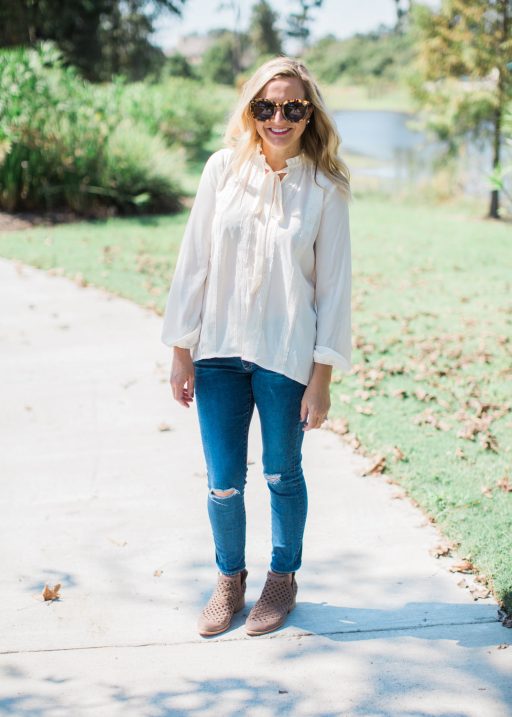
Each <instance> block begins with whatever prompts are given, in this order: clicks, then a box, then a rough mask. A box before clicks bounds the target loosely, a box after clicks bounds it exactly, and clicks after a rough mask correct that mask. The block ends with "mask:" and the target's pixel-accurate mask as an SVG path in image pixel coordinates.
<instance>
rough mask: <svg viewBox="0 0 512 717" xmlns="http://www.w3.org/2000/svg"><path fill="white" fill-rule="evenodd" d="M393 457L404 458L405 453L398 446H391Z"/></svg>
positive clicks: (397, 459)
mask: <svg viewBox="0 0 512 717" xmlns="http://www.w3.org/2000/svg"><path fill="white" fill-rule="evenodd" d="M393 458H394V459H395V461H403V460H405V455H404V453H403V452H402V451H401V450H400V448H399V447H398V446H393Z"/></svg>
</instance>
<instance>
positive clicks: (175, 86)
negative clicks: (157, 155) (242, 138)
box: [119, 77, 227, 154]
mask: <svg viewBox="0 0 512 717" xmlns="http://www.w3.org/2000/svg"><path fill="white" fill-rule="evenodd" d="M119 109H120V113H121V115H122V116H126V115H129V116H130V117H131V118H132V119H134V120H135V121H136V122H138V123H140V124H143V125H144V126H145V127H146V128H147V129H148V130H149V131H150V132H151V133H152V134H157V133H158V134H160V135H161V136H162V137H164V138H165V140H166V141H167V143H168V144H169V145H175V144H178V145H183V146H184V147H185V148H186V149H187V150H188V151H189V153H190V154H193V153H194V151H195V150H198V149H200V148H201V147H202V146H203V145H204V144H205V143H206V142H207V141H208V140H209V139H210V137H211V133H212V129H213V127H214V125H215V124H217V123H219V122H221V121H222V120H223V119H224V115H225V113H226V111H227V107H226V105H225V103H224V102H222V101H219V99H218V98H217V97H216V96H215V95H214V94H213V91H212V88H211V86H209V85H205V84H202V83H200V82H196V81H194V80H188V79H185V78H178V77H175V78H169V79H168V80H166V81H163V82H161V83H158V84H154V85H147V84H144V83H142V82H140V83H132V84H129V85H126V87H125V88H124V91H123V93H122V95H121V97H120V108H119Z"/></svg>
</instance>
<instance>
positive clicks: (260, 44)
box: [249, 0, 282, 56]
mask: <svg viewBox="0 0 512 717" xmlns="http://www.w3.org/2000/svg"><path fill="white" fill-rule="evenodd" d="M278 17H279V15H278V13H276V12H274V11H273V10H272V8H271V7H270V5H269V4H268V2H267V0H259V2H257V3H256V4H255V5H253V7H252V12H251V20H250V23H249V39H250V42H251V45H252V47H253V49H254V52H255V54H256V55H257V56H262V55H280V54H281V52H282V43H281V36H280V33H279V30H277V28H276V27H275V23H276V21H277V19H278Z"/></svg>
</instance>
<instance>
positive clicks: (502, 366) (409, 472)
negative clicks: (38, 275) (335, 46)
mask: <svg viewBox="0 0 512 717" xmlns="http://www.w3.org/2000/svg"><path fill="white" fill-rule="evenodd" d="M471 212H473V214H472V213H471ZM474 212H475V208H474V206H472V205H467V204H466V205H465V204H457V205H452V206H434V205H427V204H423V205H422V204H421V203H419V202H418V203H413V202H411V201H408V202H407V204H400V203H398V202H396V201H393V200H391V199H389V198H387V199H385V200H384V199H382V198H379V197H370V196H365V197H362V198H358V197H356V199H355V201H354V203H353V205H352V209H351V215H352V236H353V265H354V290H353V317H354V355H353V363H354V367H353V370H352V372H351V373H350V374H345V375H339V374H336V373H335V375H334V383H333V386H332V403H333V407H332V410H331V417H332V419H331V427H332V428H333V429H334V430H338V431H339V432H340V433H344V434H345V438H346V439H347V440H349V441H350V442H351V443H352V444H353V445H355V446H357V444H358V443H359V442H360V443H361V445H362V446H363V448H364V449H365V451H367V452H368V453H370V454H372V455H375V457H376V462H378V463H379V466H380V470H383V472H384V473H385V475H388V476H389V479H390V480H393V481H397V482H398V483H399V484H400V485H401V486H402V487H403V489H404V491H405V492H406V493H408V494H409V495H410V496H411V497H412V498H413V499H414V500H416V501H417V502H418V503H419V504H420V505H421V506H422V508H423V509H424V510H425V511H426V512H427V513H428V514H429V515H430V516H432V518H433V519H435V521H436V522H437V523H438V525H439V526H440V528H441V529H442V531H443V532H444V534H445V535H446V537H447V538H448V539H449V540H450V541H453V542H454V543H456V544H457V545H458V546H459V548H458V551H459V554H460V555H462V556H463V557H466V558H468V559H469V560H470V561H471V562H472V563H473V564H474V565H475V566H476V568H477V569H478V570H479V571H480V573H481V574H482V575H483V576H485V577H487V578H488V580H489V584H490V586H491V587H492V588H493V590H494V594H495V595H496V597H497V599H498V600H499V601H500V603H501V604H502V605H503V606H504V607H505V608H506V609H507V610H508V611H511V610H512V560H511V536H512V452H511V451H512V446H511V443H510V435H511V428H512V412H511V411H512V402H511V395H510V385H511V378H512V342H511V340H510V336H511V331H510V329H511V323H512V304H511V300H510V296H511V295H512V291H511V290H512V287H511V283H512V281H511V273H510V242H511V236H510V234H511V232H510V225H507V224H506V223H498V222H490V221H486V220H483V219H481V218H480V217H479V216H475V214H474ZM482 214H483V207H482ZM186 219H187V212H182V213H180V214H178V215H175V216H172V217H151V218H144V217H142V218H130V219H111V220H107V221H104V222H81V223H77V224H70V225H60V226H56V227H51V228H44V227H40V228H35V229H30V230H26V231H25V230H24V231H16V232H4V233H2V234H0V255H2V256H4V257H8V258H11V259H18V260H20V261H22V262H26V263H29V264H33V265H35V266H39V267H41V268H44V269H49V268H53V269H55V268H58V270H59V271H60V272H61V273H64V274H66V275H68V276H70V277H75V278H77V279H78V280H79V281H80V282H88V283H91V284H95V285H97V286H102V287H105V288H106V289H108V290H109V291H111V292H114V293H117V294H120V295H122V296H125V297H128V298H130V299H133V300H134V301H136V302H138V303H140V304H143V305H146V306H152V307H153V308H155V310H157V311H159V312H161V311H162V309H163V306H164V303H165V298H166V293H167V288H168V283H169V278H170V274H171V270H172V266H173V265H174V262H175V260H176V256H177V251H178V247H179V242H180V240H181V236H182V233H183V228H184V225H185V222H186ZM77 275H78V276H77ZM376 470H379V468H378V469H376Z"/></svg>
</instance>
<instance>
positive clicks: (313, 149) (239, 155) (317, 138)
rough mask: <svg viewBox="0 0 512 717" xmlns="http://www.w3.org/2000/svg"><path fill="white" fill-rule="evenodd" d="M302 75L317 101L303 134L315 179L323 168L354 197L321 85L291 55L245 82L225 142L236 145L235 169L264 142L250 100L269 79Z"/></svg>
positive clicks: (309, 93)
mask: <svg viewBox="0 0 512 717" xmlns="http://www.w3.org/2000/svg"><path fill="white" fill-rule="evenodd" d="M278 76H280V77H298V78H299V79H300V80H301V82H302V84H303V85H304V89H305V97H304V98H302V99H306V100H309V101H310V102H312V103H313V108H314V109H313V113H312V115H311V117H310V122H309V124H308V125H307V127H306V129H305V131H304V132H303V134H302V136H301V149H302V151H303V152H304V154H305V155H306V156H307V157H308V159H310V160H311V161H312V162H313V164H314V166H315V179H316V174H317V170H318V169H320V170H321V171H322V172H323V173H324V174H325V175H326V176H327V177H329V178H330V179H331V180H332V181H333V182H334V183H335V184H336V185H337V186H338V188H339V189H340V191H341V193H342V194H343V196H345V197H346V198H347V199H348V198H349V197H350V172H349V169H348V167H347V165H346V164H345V162H344V161H343V160H342V159H341V157H339V156H338V150H339V146H340V144H341V139H340V136H339V134H338V130H337V128H336V124H335V122H334V120H333V119H332V117H331V115H330V113H329V111H328V109H327V107H326V106H325V102H324V100H323V97H322V95H321V93H320V90H319V88H318V85H317V83H316V81H315V79H314V78H313V76H312V75H311V73H310V71H309V70H308V69H307V68H306V66H305V65H304V64H303V63H302V62H300V61H299V60H294V59H292V58H290V57H284V56H283V57H275V58H273V59H272V60H269V61H268V62H265V63H264V64H263V65H261V66H260V67H259V68H258V69H257V70H256V72H255V73H254V74H253V75H252V77H250V78H249V79H248V80H247V82H245V83H244V84H243V85H242V90H241V95H240V99H239V101H238V103H237V105H236V107H235V109H234V110H233V113H232V114H231V117H230V119H229V121H228V124H227V127H226V131H225V133H224V141H225V143H226V145H227V146H228V147H233V148H234V155H233V164H232V166H233V169H234V170H235V171H237V170H238V169H239V168H240V167H241V165H242V164H243V162H244V161H246V160H247V159H248V158H249V157H250V155H251V154H252V153H253V152H254V151H255V150H256V148H257V146H258V144H260V136H259V134H258V132H257V130H256V124H255V120H254V118H253V117H252V115H251V113H250V110H249V103H250V101H251V100H252V99H254V98H255V97H258V96H259V94H260V93H261V91H262V90H263V88H264V87H265V85H266V84H267V82H270V80H272V79H274V78H276V77H278Z"/></svg>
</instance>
